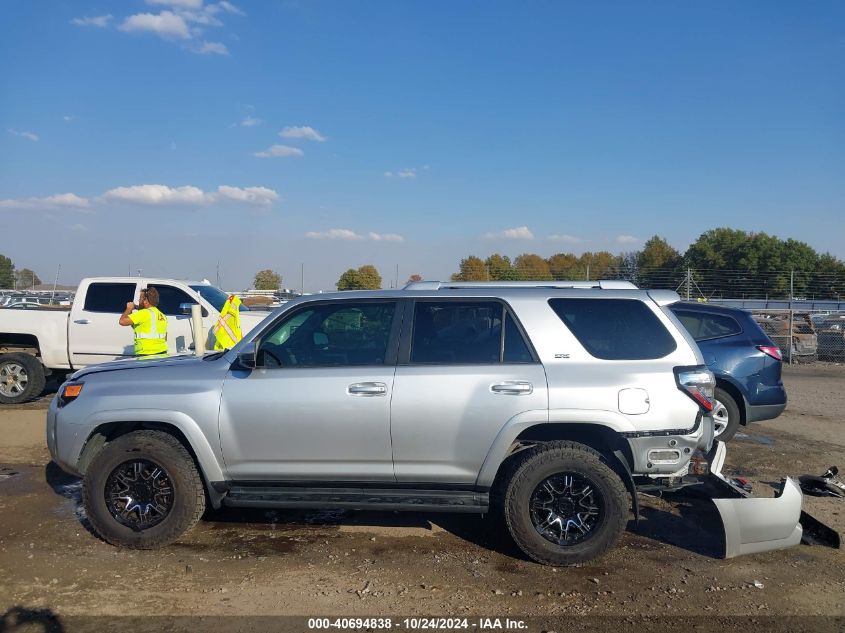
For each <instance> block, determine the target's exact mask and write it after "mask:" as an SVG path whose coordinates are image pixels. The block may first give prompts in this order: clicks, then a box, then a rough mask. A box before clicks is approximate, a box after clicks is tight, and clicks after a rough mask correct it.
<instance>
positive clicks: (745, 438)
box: [734, 433, 775, 446]
mask: <svg viewBox="0 0 845 633" xmlns="http://www.w3.org/2000/svg"><path fill="white" fill-rule="evenodd" d="M734 439H735V440H739V441H740V442H751V443H752V444H762V445H763V446H772V445H773V444H774V443H775V441H774V440H773V439H772V438H771V437H769V436H768V435H746V434H745V433H737V434H736V435H734Z"/></svg>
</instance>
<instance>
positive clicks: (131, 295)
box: [82, 283, 135, 314]
mask: <svg viewBox="0 0 845 633" xmlns="http://www.w3.org/2000/svg"><path fill="white" fill-rule="evenodd" d="M134 299H135V284H133V283H128V284H127V283H93V284H91V285H89V286H88V290H87V291H86V292H85V305H84V307H83V308H82V309H83V310H85V311H86V312H107V313H111V314H122V313H123V311H124V310H125V309H126V304H127V303H128V302H129V301H134Z"/></svg>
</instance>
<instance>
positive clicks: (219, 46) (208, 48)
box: [196, 42, 229, 55]
mask: <svg viewBox="0 0 845 633" xmlns="http://www.w3.org/2000/svg"><path fill="white" fill-rule="evenodd" d="M196 52H197V53H199V54H200V55H228V54H229V49H228V48H226V45H225V44H224V43H223V42H203V43H202V44H200V46H199V47H198V48H197V49H196Z"/></svg>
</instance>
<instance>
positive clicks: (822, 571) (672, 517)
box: [0, 365, 845, 631]
mask: <svg viewBox="0 0 845 633" xmlns="http://www.w3.org/2000/svg"><path fill="white" fill-rule="evenodd" d="M784 374H785V377H784V380H785V382H786V385H787V390H788V393H789V398H790V400H789V406H788V408H787V411H786V412H785V413H784V414H783V415H782V416H781V417H780V418H778V419H777V420H774V421H769V422H762V423H757V424H755V425H753V426H752V427H750V428H746V429H743V430H742V432H741V434H740V435H738V436H737V438H736V439H735V440H734V441H732V442H731V443H730V444H729V445H728V458H727V466H726V469H725V470H726V472H727V473H728V474H730V475H735V476H742V477H746V478H748V479H749V480H750V481H751V482H752V483H753V484H754V493H755V495H757V496H771V495H772V494H773V488H772V485H774V484H775V483H776V482H778V481H779V480H780V478H781V477H782V476H783V475H787V474H789V475H794V476H797V475H801V474H804V473H814V474H819V473H821V472H823V471H824V470H825V469H826V468H827V467H828V466H830V465H832V464H838V465H839V466H840V467H845V420H844V419H843V410H845V389H843V386H845V367H843V366H835V365H828V366H821V365H813V366H806V367H801V366H799V367H795V368H785V371H784ZM48 400H49V397H46V398H43V399H42V400H41V401H40V402H36V403H31V404H28V405H25V406H23V407H18V408H2V409H0V431H2V432H1V433H0V613H3V612H5V613H6V616H4V618H5V620H4V619H0V630H2V631H5V630H12V627H11V626H10V625H9V623H10V622H12V621H13V620H14V618H15V617H17V616H20V614H32V613H35V614H49V616H50V618H53V619H54V620H55V621H56V622H60V621H61V618H66V617H68V616H75V615H91V614H102V615H127V614H128V615H150V614H182V615H196V614H202V615H229V616H231V615H248V614H265V615H266V614H297V615H338V616H375V615H379V614H393V615H396V614H404V615H412V614H424V615H438V616H465V615H481V614H486V615H490V614H493V615H496V616H498V617H503V618H504V617H507V616H516V615H518V616H532V615H535V616H538V615H541V616H576V615H577V616H582V615H608V616H631V615H632V614H633V615H637V616H643V615H645V616H652V615H654V616H665V615H678V616H681V615H683V616H694V615H695V616H710V617H712V616H728V615H730V616H753V617H755V618H756V617H761V616H762V617H765V616H806V615H826V616H843V615H845V600H843V596H845V553H843V551H842V550H833V549H829V548H824V547H819V546H806V545H801V546H798V547H795V548H792V549H789V550H783V551H777V552H770V553H764V554H758V555H752V556H744V557H739V558H735V559H731V560H723V559H721V558H719V556H720V554H721V548H722V542H721V531H720V523H719V518H718V515H717V514H716V512H715V509H713V507H712V505H711V504H710V503H709V502H707V501H705V500H699V499H695V498H690V497H688V496H677V495H676V496H673V497H672V498H669V499H667V498H664V499H653V498H647V499H646V500H645V506H646V507H645V509H644V513H643V514H644V519H643V520H642V521H641V523H640V526H639V528H638V529H637V531H636V532H635V531H633V528H634V526H633V522H632V523H631V524H630V525H629V530H628V532H627V533H626V534H625V536H624V537H623V539H622V542H621V544H620V546H618V547H617V548H616V549H615V550H613V551H612V552H611V553H610V554H609V555H608V556H606V557H605V558H603V559H601V560H600V561H597V562H595V563H593V564H589V565H585V566H583V567H580V568H561V569H556V568H551V567H543V566H541V565H537V564H534V563H532V562H529V561H527V560H526V559H525V558H524V557H523V556H521V555H520V554H519V552H518V551H517V550H516V548H515V546H514V545H513V544H512V542H511V541H510V539H509V538H508V536H507V533H506V531H505V529H504V527H503V526H502V525H501V524H499V523H498V522H496V521H494V520H492V519H489V518H481V517H476V516H462V515H445V514H412V513H379V514H376V513H364V512H293V511H291V512H283V511H233V510H225V511H220V512H216V513H213V514H211V515H210V516H208V517H206V518H205V519H204V520H203V521H201V522H200V524H199V525H198V526H197V527H196V528H195V529H194V530H193V531H191V532H189V533H188V534H186V535H185V536H184V537H183V538H182V539H181V540H180V541H179V542H178V543H176V544H174V545H172V546H170V547H167V548H165V549H163V550H159V551H151V552H141V551H130V550H121V549H118V548H116V547H112V546H111V545H108V544H106V543H104V542H103V541H101V540H99V539H98V538H96V537H95V536H93V535H92V534H91V533H90V532H89V530H88V528H87V527H86V525H87V524H86V520H85V517H84V514H83V513H82V511H81V509H80V506H79V498H80V494H79V493H80V486H79V482H78V481H76V480H74V479H73V478H70V477H68V476H67V475H64V474H63V473H62V472H61V471H60V470H59V469H58V468H57V467H55V465H52V464H51V463H50V458H49V454H48V452H47V449H46V447H45V440H44V416H45V409H46V407H47V402H48ZM805 509H809V510H810V511H811V512H812V513H813V514H815V515H816V516H818V517H819V518H822V519H823V520H824V521H825V522H826V523H828V524H829V525H831V526H833V527H835V528H836V529H838V530H839V531H840V532H845V512H843V511H845V501H842V500H828V499H818V498H812V499H806V498H805ZM20 619H21V618H18V620H20ZM4 621H5V622H6V624H5V628H4V624H3V623H4ZM16 621H17V620H16ZM51 621H53V620H51ZM35 630H41V629H35ZM46 630H61V629H49V628H47V629H46Z"/></svg>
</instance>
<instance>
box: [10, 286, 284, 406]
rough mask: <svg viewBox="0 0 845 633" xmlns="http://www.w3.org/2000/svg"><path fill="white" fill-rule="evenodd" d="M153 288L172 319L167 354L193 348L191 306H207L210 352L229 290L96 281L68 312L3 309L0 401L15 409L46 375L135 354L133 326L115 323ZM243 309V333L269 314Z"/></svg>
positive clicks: (204, 311)
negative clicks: (214, 328) (129, 304)
mask: <svg viewBox="0 0 845 633" xmlns="http://www.w3.org/2000/svg"><path fill="white" fill-rule="evenodd" d="M148 286H151V287H155V288H156V289H157V290H158V293H159V297H160V299H159V305H158V308H159V310H161V311H162V312H163V313H164V314H165V315H166V316H167V347H168V353H169V354H189V353H192V352H193V350H194V334H193V325H192V322H191V305H193V304H196V303H198V304H199V305H200V306H201V307H202V315H203V330H204V333H205V335H206V341H205V346H206V349H211V348H212V347H213V346H214V337H213V335H212V334H211V328H212V326H213V325H214V324H215V323H216V322H217V319H218V318H219V316H220V310H221V309H222V308H223V303H224V302H225V301H226V297H227V295H226V293H224V292H223V291H222V290H220V289H218V288H215V287H214V286H212V285H210V284H209V283H208V282H192V281H176V280H173V279H154V278H144V277H95V278H90V279H83V280H82V282H81V283H80V284H79V289H78V290H77V292H76V297H75V299H74V302H73V305H72V306H71V307H70V312H68V311H67V310H60V309H59V310H56V309H44V310H11V309H0V404H17V403H20V402H25V401H27V400H31V399H32V398H35V397H37V396H39V395H41V393H42V391H43V390H44V384H45V381H46V377H47V376H56V377H57V378H59V379H60V381H61V379H63V377H64V375H66V374H68V373H70V372H73V371H76V370H77V369H80V368H81V367H85V366H87V365H94V364H97V363H104V362H106V361H112V360H120V359H125V358H132V357H133V349H134V339H133V334H132V328H129V327H121V326H120V325H119V324H118V319H119V318H120V314H121V313H122V312H123V310H124V308H125V307H126V303H127V302H128V301H134V302H135V303H136V304H137V303H138V293H139V291H140V290H141V289H142V288H146V287H148ZM267 314H268V313H267V312H265V311H255V310H250V309H249V308H247V307H246V306H241V329H242V331H243V333H246V332H248V331H249V330H251V329H252V328H254V327H255V326H256V325H258V323H260V322H261V321H262V320H263V319H264V317H266V316H267Z"/></svg>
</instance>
